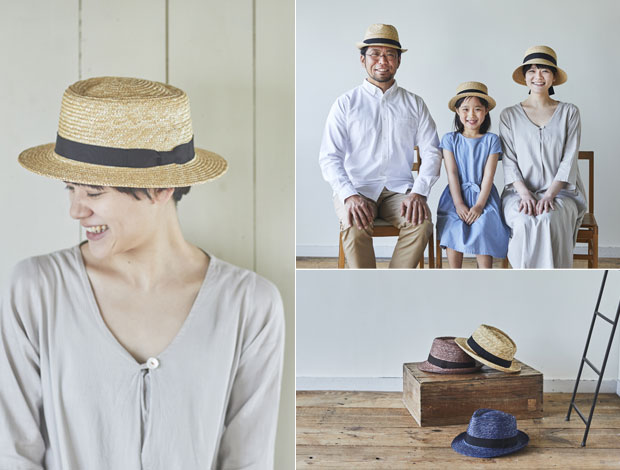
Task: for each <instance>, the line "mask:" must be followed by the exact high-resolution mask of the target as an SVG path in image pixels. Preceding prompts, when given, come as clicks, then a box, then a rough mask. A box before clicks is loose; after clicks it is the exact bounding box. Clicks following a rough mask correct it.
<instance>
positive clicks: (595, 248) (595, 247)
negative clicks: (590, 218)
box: [592, 227, 598, 269]
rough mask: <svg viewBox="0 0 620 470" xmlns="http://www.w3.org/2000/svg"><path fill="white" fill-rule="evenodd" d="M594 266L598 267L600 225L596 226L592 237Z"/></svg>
mask: <svg viewBox="0 0 620 470" xmlns="http://www.w3.org/2000/svg"><path fill="white" fill-rule="evenodd" d="M592 267H593V268H594V269H598V227H594V236H593V237H592Z"/></svg>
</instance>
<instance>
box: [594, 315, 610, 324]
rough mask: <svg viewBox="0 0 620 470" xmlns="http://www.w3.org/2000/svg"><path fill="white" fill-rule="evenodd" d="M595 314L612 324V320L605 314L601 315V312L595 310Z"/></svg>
mask: <svg viewBox="0 0 620 470" xmlns="http://www.w3.org/2000/svg"><path fill="white" fill-rule="evenodd" d="M596 314H597V315H598V316H599V317H601V318H602V319H603V320H605V321H606V322H608V323H611V324H612V325H613V324H614V321H613V320H612V319H610V318H607V317H606V316H605V315H603V314H602V313H601V312H596Z"/></svg>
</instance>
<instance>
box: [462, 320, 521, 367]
mask: <svg viewBox="0 0 620 470" xmlns="http://www.w3.org/2000/svg"><path fill="white" fill-rule="evenodd" d="M454 341H455V342H456V344H458V345H459V347H460V348H461V349H462V350H463V351H465V352H466V353H467V354H469V355H470V356H471V357H473V358H474V359H476V360H477V361H480V362H482V363H483V364H484V365H487V366H489V367H492V368H493V369H497V370H501V371H503V372H519V371H520V370H521V363H519V362H517V361H515V360H514V356H515V353H516V352H517V345H516V344H515V342H514V341H513V340H512V339H510V337H509V336H508V335H507V334H506V333H504V332H503V331H502V330H500V329H499V328H495V327H493V326H489V325H480V326H479V327H478V328H477V329H476V331H474V333H473V334H472V335H471V336H470V337H469V338H456V339H455V340H454Z"/></svg>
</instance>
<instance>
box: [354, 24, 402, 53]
mask: <svg viewBox="0 0 620 470" xmlns="http://www.w3.org/2000/svg"><path fill="white" fill-rule="evenodd" d="M356 46H357V48H358V49H362V48H364V47H367V46H386V47H391V48H393V49H398V50H399V51H400V52H407V49H403V48H402V47H401V45H400V41H399V39H398V31H396V28H395V27H394V26H392V25H391V24H382V23H375V24H371V25H370V26H369V27H368V29H367V30H366V34H365V35H364V40H363V41H362V42H358V43H357V44H356Z"/></svg>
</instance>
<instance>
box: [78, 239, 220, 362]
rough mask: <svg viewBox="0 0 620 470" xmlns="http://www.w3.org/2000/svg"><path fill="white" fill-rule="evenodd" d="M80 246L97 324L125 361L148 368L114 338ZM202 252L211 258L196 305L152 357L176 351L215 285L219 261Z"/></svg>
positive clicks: (80, 262) (86, 287)
mask: <svg viewBox="0 0 620 470" xmlns="http://www.w3.org/2000/svg"><path fill="white" fill-rule="evenodd" d="M80 246H81V244H79V245H76V246H75V247H74V250H75V252H74V254H75V256H76V258H77V261H78V265H79V269H80V277H81V278H82V282H83V283H84V290H85V292H86V296H87V298H88V302H89V303H90V306H91V313H92V314H93V315H94V317H95V322H96V323H97V325H98V326H99V327H100V328H101V329H102V331H103V333H104V335H105V336H106V338H107V339H108V340H109V341H110V342H111V343H112V344H113V345H114V347H115V348H116V349H117V351H119V352H120V353H121V354H122V355H123V357H125V359H127V360H129V361H131V362H132V363H133V365H134V366H136V367H138V368H140V369H143V368H144V367H146V364H147V362H148V358H147V360H146V361H144V362H140V361H138V359H136V358H135V357H134V356H133V354H131V353H130V352H129V351H128V350H127V348H125V346H123V345H122V344H121V343H120V341H119V340H118V339H117V338H116V336H114V334H113V333H112V331H111V330H110V328H109V327H108V325H106V323H105V321H104V319H103V315H102V314H101V310H100V309H99V304H97V300H96V298H95V291H94V290H93V286H92V284H91V283H90V278H89V277H88V271H87V270H86V263H85V262H84V257H83V255H82V250H81V249H80ZM201 251H202V252H203V253H204V254H206V255H207V256H208V257H209V266H207V272H206V273H205V276H204V279H203V280H202V284H201V285H200V289H198V293H197V294H196V298H195V299H194V303H192V306H191V308H190V310H189V313H188V314H187V316H186V317H185V320H183V324H182V325H181V328H179V330H178V331H177V332H176V334H175V335H174V337H173V338H172V340H170V342H169V343H168V344H167V345H166V347H165V348H164V349H163V350H161V351H160V352H158V353H157V354H155V355H153V356H150V357H155V358H162V357H165V356H168V355H170V354H171V352H170V351H171V350H173V349H174V345H175V344H176V343H177V342H178V338H179V337H181V336H183V335H184V334H185V331H186V330H187V329H188V328H189V326H188V325H189V324H190V323H191V322H192V319H193V317H195V316H196V315H197V313H196V312H195V311H196V308H197V307H196V305H198V304H199V303H200V302H201V301H202V297H204V296H205V295H207V294H206V293H207V291H208V290H209V289H210V287H211V285H212V284H213V283H212V282H211V278H212V277H213V274H212V273H213V272H214V268H215V267H216V266H217V263H218V260H217V258H216V257H215V256H213V255H211V254H209V253H207V252H206V251H204V250H202V249H201Z"/></svg>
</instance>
